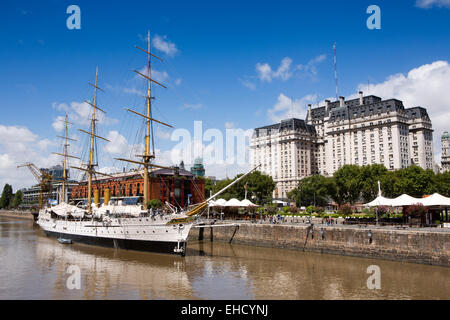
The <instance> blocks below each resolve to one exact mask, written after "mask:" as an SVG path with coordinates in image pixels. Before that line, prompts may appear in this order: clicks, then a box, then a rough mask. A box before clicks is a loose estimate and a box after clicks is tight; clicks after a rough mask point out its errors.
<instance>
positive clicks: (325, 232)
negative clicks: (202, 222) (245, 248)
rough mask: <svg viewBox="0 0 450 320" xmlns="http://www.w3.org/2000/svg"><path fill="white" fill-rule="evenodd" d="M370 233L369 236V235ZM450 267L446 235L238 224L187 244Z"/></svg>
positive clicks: (197, 234) (195, 233)
mask: <svg viewBox="0 0 450 320" xmlns="http://www.w3.org/2000/svg"><path fill="white" fill-rule="evenodd" d="M369 231H370V232H369ZM199 238H201V239H203V240H202V241H224V242H230V240H231V239H232V243H235V244H244V245H251V246H261V247H272V248H281V249H293V250H300V251H309V252H320V253H327V254H336V255H345V256H356V257H365V258H377V259H386V260H395V261H403V262H412V263H421V264H430V265H441V266H450V232H440V231H415V230H389V229H381V228H380V229H371V228H370V227H368V228H358V227H351V228H349V227H339V226H332V227H313V228H312V231H311V228H310V227H309V226H305V225H303V226H295V225H271V224H246V223H245V224H240V225H239V226H238V227H236V226H227V227H214V228H211V227H206V228H203V231H202V229H200V228H193V229H192V230H191V232H190V234H189V239H190V240H193V241H195V240H197V241H198V240H199Z"/></svg>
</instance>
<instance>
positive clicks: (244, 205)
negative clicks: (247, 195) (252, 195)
mask: <svg viewBox="0 0 450 320" xmlns="http://www.w3.org/2000/svg"><path fill="white" fill-rule="evenodd" d="M241 204H242V206H243V207H258V205H256V204H254V203H252V202H251V201H250V200H248V199H244V200H242V201H241Z"/></svg>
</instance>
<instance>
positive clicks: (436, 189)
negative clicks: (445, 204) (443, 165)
mask: <svg viewBox="0 0 450 320" xmlns="http://www.w3.org/2000/svg"><path fill="white" fill-rule="evenodd" d="M428 191H429V192H428V193H429V194H433V193H439V194H441V195H443V196H444V197H450V171H446V172H443V173H438V174H436V175H434V176H433V178H432V189H431V190H428Z"/></svg>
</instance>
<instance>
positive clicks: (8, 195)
mask: <svg viewBox="0 0 450 320" xmlns="http://www.w3.org/2000/svg"><path fill="white" fill-rule="evenodd" d="M12 199H13V190H12V187H11V185H9V184H7V183H6V184H5V186H4V187H3V192H2V196H1V198H0V209H7V208H8V207H9V204H10V203H11V200H12Z"/></svg>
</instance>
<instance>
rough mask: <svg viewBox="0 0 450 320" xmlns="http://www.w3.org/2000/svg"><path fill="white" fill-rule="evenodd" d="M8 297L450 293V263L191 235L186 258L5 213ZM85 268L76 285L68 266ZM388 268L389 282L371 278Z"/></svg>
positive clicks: (0, 257) (2, 235) (1, 227)
mask: <svg viewBox="0 0 450 320" xmlns="http://www.w3.org/2000/svg"><path fill="white" fill-rule="evenodd" d="M0 263H1V268H0V298H1V299H447V298H448V294H449V292H450V283H449V281H450V280H449V279H450V268H445V267H436V266H426V265H418V264H410V263H399V262H391V261H383V260H374V259H361V258H352V257H341V256H332V255H325V254H324V255H322V254H314V253H304V252H298V251H290V250H280V249H269V248H255V247H247V246H239V245H230V244H227V243H212V242H210V241H209V239H208V240H205V241H202V242H198V241H197V242H195V241H194V242H190V243H189V245H188V248H187V255H186V257H185V258H182V257H179V256H173V255H163V254H152V253H144V252H133V251H123V250H114V249H109V248H101V247H93V246H85V245H79V244H73V245H63V244H60V243H58V242H57V241H56V240H55V239H52V238H47V237H46V236H45V235H44V234H43V233H42V231H41V230H40V229H39V228H38V227H36V226H33V224H32V223H31V222H24V221H20V220H11V219H10V220H8V219H6V218H0ZM70 265H77V266H79V268H80V270H81V290H69V289H68V288H67V286H66V282H67V279H68V277H69V276H70V274H68V273H67V272H66V271H67V268H68V267H69V266H70ZM370 265H378V266H379V267H380V269H381V288H382V289H381V290H369V289H367V286H366V281H367V278H368V277H369V276H370V275H369V274H367V273H366V270H367V267H368V266H370Z"/></svg>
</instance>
